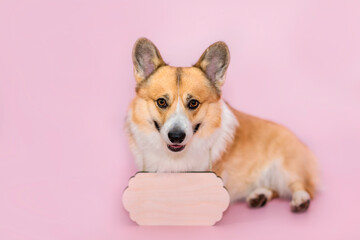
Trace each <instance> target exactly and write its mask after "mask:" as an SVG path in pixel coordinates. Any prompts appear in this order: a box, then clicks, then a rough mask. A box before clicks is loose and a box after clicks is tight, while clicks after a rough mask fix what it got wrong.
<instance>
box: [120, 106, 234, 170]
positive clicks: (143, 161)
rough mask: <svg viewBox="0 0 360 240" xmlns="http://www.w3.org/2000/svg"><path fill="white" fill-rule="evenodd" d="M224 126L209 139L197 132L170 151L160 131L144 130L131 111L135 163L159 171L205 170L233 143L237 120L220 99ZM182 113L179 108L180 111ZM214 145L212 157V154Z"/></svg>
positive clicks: (130, 122) (128, 119) (222, 124)
mask: <svg viewBox="0 0 360 240" xmlns="http://www.w3.org/2000/svg"><path fill="white" fill-rule="evenodd" d="M221 104H222V114H221V126H220V128H218V129H216V130H215V131H214V133H212V135H211V136H210V137H208V138H206V139H204V138H200V137H199V136H198V135H196V134H195V135H194V136H193V137H192V139H191V141H190V140H186V141H189V143H188V145H187V146H186V148H185V149H184V150H183V151H181V152H171V151H169V149H168V148H167V143H166V142H165V141H164V140H163V138H162V137H161V135H160V134H159V132H157V131H152V132H144V131H142V130H141V129H139V127H138V126H137V125H136V124H135V123H134V122H133V121H132V119H131V115H132V114H131V110H130V111H129V113H128V118H127V121H128V125H129V126H130V129H129V131H130V134H131V135H132V136H133V137H134V144H133V145H132V146H131V149H132V152H133V154H134V156H135V161H136V165H137V167H138V168H139V169H140V170H145V171H156V172H178V171H206V170H209V165H210V161H212V162H215V161H216V160H218V158H219V157H220V156H221V154H222V153H223V152H224V151H225V148H226V144H227V142H231V141H232V139H233V136H234V133H235V129H236V127H237V126H238V121H237V119H236V117H235V116H234V114H233V113H232V111H231V110H230V109H229V108H228V106H227V105H226V104H225V103H224V102H223V101H222V100H221ZM179 112H180V111H179ZM210 148H211V156H210Z"/></svg>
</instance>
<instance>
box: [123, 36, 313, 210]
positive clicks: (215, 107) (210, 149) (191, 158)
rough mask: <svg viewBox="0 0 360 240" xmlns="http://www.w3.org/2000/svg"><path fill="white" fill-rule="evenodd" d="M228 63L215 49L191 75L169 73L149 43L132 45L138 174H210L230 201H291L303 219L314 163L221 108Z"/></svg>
mask: <svg viewBox="0 0 360 240" xmlns="http://www.w3.org/2000/svg"><path fill="white" fill-rule="evenodd" d="M229 60H230V56H229V51H228V48H227V46H226V45H225V43H222V42H217V43H215V44H213V45H211V46H210V47H209V48H208V49H207V50H206V51H205V52H204V54H203V55H202V56H201V58H200V59H199V61H198V62H197V63H196V64H195V65H194V66H193V67H186V68H177V67H171V66H167V65H166V64H165V63H164V61H163V60H162V58H161V56H160V53H159V51H158V50H157V48H156V47H155V45H153V43H151V42H150V41H149V40H147V39H139V40H138V41H137V42H136V44H135V47H134V51H133V61H134V66H135V78H136V81H137V88H136V92H137V95H136V97H135V99H134V100H133V101H132V103H131V106H130V110H129V112H128V116H127V124H126V126H127V129H128V133H129V136H130V145H131V149H132V152H133V153H134V156H135V160H136V164H137V166H138V168H139V169H140V170H146V171H158V172H168V171H171V172H178V171H206V170H212V171H215V172H216V174H217V175H218V176H221V177H222V179H223V180H224V183H225V186H226V188H227V189H228V191H229V193H230V196H231V199H232V200H233V201H234V200H238V199H243V198H246V200H247V202H248V204H249V206H251V207H262V206H263V205H265V203H266V202H267V201H268V200H270V199H272V198H274V197H276V196H280V197H289V196H292V201H291V207H292V210H293V211H296V212H300V211H305V210H306V209H307V208H308V207H309V203H310V198H311V197H313V195H314V191H315V179H316V174H315V158H314V157H313V155H312V153H311V152H310V151H309V150H308V149H307V147H306V146H305V145H304V144H302V143H301V142H300V141H299V140H298V139H297V138H296V137H295V136H294V134H292V133H291V132H290V131H289V130H287V129H286V128H284V127H282V126H280V125H278V124H275V123H272V122H269V121H265V120H262V119H259V118H256V117H252V116H249V115H247V114H244V113H241V112H238V111H236V110H235V109H233V108H231V107H230V106H229V105H228V104H227V103H225V102H224V101H223V100H222V98H221V91H220V88H221V86H222V84H223V82H224V80H225V72H226V69H227V67H228V64H229Z"/></svg>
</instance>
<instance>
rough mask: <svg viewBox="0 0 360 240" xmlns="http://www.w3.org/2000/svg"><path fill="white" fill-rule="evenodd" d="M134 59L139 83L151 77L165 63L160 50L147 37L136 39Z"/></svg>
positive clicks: (136, 77)
mask: <svg viewBox="0 0 360 240" xmlns="http://www.w3.org/2000/svg"><path fill="white" fill-rule="evenodd" d="M132 59H133V63H134V73H135V79H136V82H137V83H139V82H141V81H142V80H144V79H146V78H147V77H149V76H150V75H151V74H152V73H153V72H154V71H155V70H156V69H157V68H159V67H160V66H162V65H165V63H164V61H163V59H162V58H161V55H160V52H159V50H158V49H157V48H156V46H155V45H154V44H153V43H152V42H151V41H150V40H149V39H146V38H139V39H138V40H137V41H136V43H135V45H134V48H133V52H132Z"/></svg>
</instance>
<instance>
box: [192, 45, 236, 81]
mask: <svg viewBox="0 0 360 240" xmlns="http://www.w3.org/2000/svg"><path fill="white" fill-rule="evenodd" d="M229 62H230V52H229V48H228V46H227V45H226V43H224V42H216V43H214V44H212V45H211V46H210V47H208V48H207V49H206V50H205V52H204V53H203V54H202V55H201V57H200V59H199V60H198V62H197V63H196V64H195V65H194V67H198V68H200V69H201V70H203V71H204V73H205V74H206V76H207V77H208V79H209V80H210V81H211V82H213V83H214V84H215V86H216V87H218V88H220V87H221V86H222V85H223V84H224V80H225V73H226V69H227V68H228V66H229Z"/></svg>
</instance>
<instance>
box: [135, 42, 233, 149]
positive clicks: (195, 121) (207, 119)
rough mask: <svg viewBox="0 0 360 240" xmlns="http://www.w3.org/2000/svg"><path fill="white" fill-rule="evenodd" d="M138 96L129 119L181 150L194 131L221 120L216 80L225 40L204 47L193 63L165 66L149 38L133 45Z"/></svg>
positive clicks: (225, 60)
mask: <svg viewBox="0 0 360 240" xmlns="http://www.w3.org/2000/svg"><path fill="white" fill-rule="evenodd" d="M132 57H133V63H134V73H135V79H136V83H137V86H136V93H137V98H136V99H137V101H134V102H133V104H134V105H136V106H133V109H134V112H133V121H134V122H136V123H137V124H138V125H141V127H142V129H143V130H145V131H158V132H159V134H160V135H161V138H162V139H163V141H164V143H165V144H166V145H167V148H168V149H169V150H170V151H172V152H180V151H182V150H184V149H185V148H186V145H188V144H190V142H191V139H192V138H193V136H194V135H199V136H203V137H206V136H208V135H210V134H211V133H212V132H213V131H214V130H215V129H217V128H219V127H220V124H221V104H220V103H219V100H220V98H221V86H222V85H223V83H224V80H225V73H226V69H227V67H228V65H229V60H230V54H229V49H228V47H227V45H226V44H225V43H224V42H216V43H214V44H212V45H211V46H210V47H209V48H207V49H206V50H205V52H204V53H203V54H202V56H201V57H200V59H199V60H198V62H197V63H196V64H195V65H194V66H192V67H172V66H168V65H167V64H166V63H165V62H164V61H163V59H162V57H161V55H160V52H159V50H158V49H157V48H156V46H155V45H154V44H153V43H152V42H151V41H149V40H148V39H145V38H141V39H139V40H138V41H137V42H136V43H135V46H134V49H133V55H132Z"/></svg>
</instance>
